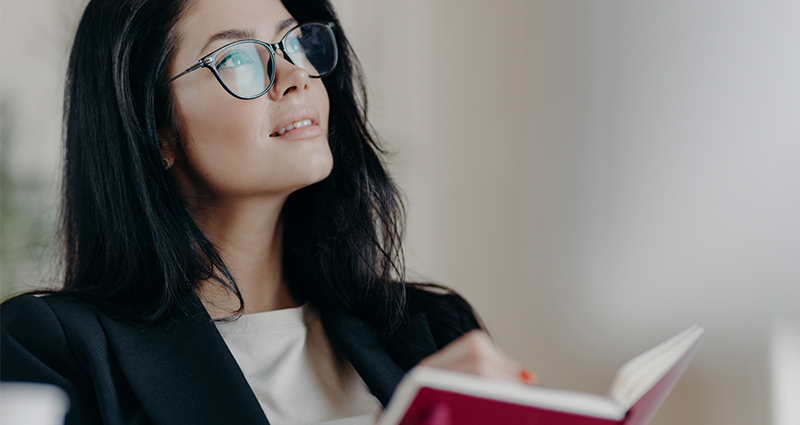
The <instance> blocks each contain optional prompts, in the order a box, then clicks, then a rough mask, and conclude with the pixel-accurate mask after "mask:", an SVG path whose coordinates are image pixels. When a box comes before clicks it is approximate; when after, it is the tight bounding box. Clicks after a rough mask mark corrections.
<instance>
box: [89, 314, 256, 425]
mask: <svg viewBox="0 0 800 425" xmlns="http://www.w3.org/2000/svg"><path fill="white" fill-rule="evenodd" d="M196 304H197V305H196V306H195V307H196V311H197V313H196V314H195V315H194V316H193V317H184V318H182V319H181V320H178V321H176V322H173V323H171V324H169V325H165V326H156V327H152V326H151V327H145V326H139V325H133V324H128V323H122V322H119V321H116V320H113V319H110V318H108V317H105V316H100V322H101V324H102V326H103V328H104V329H105V331H106V334H107V336H108V341H109V344H110V345H111V346H112V349H113V350H114V354H115V355H116V357H117V359H118V361H119V364H120V368H121V369H122V372H123V374H124V375H125V377H126V378H127V380H128V383H129V385H130V386H131V388H132V389H133V391H134V393H135V394H136V396H137V398H138V399H139V401H140V402H141V403H142V406H143V407H144V409H145V411H146V412H147V413H148V415H149V416H150V417H151V419H152V420H153V422H154V423H156V424H176V423H191V424H222V423H231V424H235V423H246V424H261V425H268V424H269V422H268V421H267V418H266V417H265V416H264V412H263V410H262V409H261V406H260V405H259V403H258V400H257V399H256V397H255V395H254V394H253V391H252V390H251V389H250V385H249V384H248V383H247V380H246V379H245V377H244V374H243V373H242V371H241V369H239V366H238V364H237V363H236V360H235V359H234V358H233V355H232V354H231V353H230V351H229V350H228V347H227V345H226V344H225V341H224V340H223V339H222V337H221V336H220V334H219V332H218V331H217V329H216V327H215V326H214V323H213V322H212V320H211V318H210V317H209V316H208V314H207V313H206V311H205V309H204V308H203V307H202V305H201V304H200V301H199V299H197V300H196ZM198 307H199V308H198Z"/></svg>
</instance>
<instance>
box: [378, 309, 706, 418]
mask: <svg viewBox="0 0 800 425" xmlns="http://www.w3.org/2000/svg"><path fill="white" fill-rule="evenodd" d="M704 332H705V331H704V330H703V328H701V327H699V326H697V325H693V326H691V327H689V328H688V329H686V330H685V331H683V332H681V333H680V334H678V335H676V336H674V337H672V338H671V339H669V340H668V341H666V342H664V343H662V344H660V345H658V346H656V347H655V348H652V349H650V350H648V351H646V352H644V353H642V354H640V355H638V356H636V357H634V358H633V359H632V360H630V361H628V362H627V363H625V364H624V365H623V366H622V367H621V368H620V369H619V371H618V372H617V375H616V377H615V378H614V382H613V383H612V384H611V392H610V394H609V396H608V397H602V396H599V395H594V394H588V393H581V392H574V391H564V390H557V389H552V388H543V387H536V386H527V385H523V384H513V383H505V382H499V381H493V380H489V379H485V378H481V377H478V376H474V375H468V374H464V373H459V372H452V371H447V370H442V369H434V368H430V367H424V366H418V367H416V368H414V369H413V370H412V371H411V372H410V373H409V374H408V375H407V376H406V377H405V378H403V381H402V382H401V383H400V385H399V386H398V387H397V390H396V391H395V393H394V396H393V397H392V400H391V402H390V403H389V406H388V407H387V409H386V412H385V413H384V414H383V416H382V417H381V419H380V421H379V422H378V425H398V424H399V425H478V424H480V425H486V424H503V425H523V424H526V425H527V424H555V425H558V424H569V425H601V424H602V425H611V424H625V425H644V424H647V423H648V422H649V421H650V419H652V417H653V415H655V413H656V410H657V409H658V407H659V406H660V405H661V402H663V401H664V399H665V398H666V397H667V395H668V394H669V392H670V391H671V390H672V387H673V386H674V385H675V382H677V380H678V378H680V376H681V374H682V373H683V371H684V370H685V369H686V367H687V366H688V365H689V361H690V360H691V358H692V356H693V355H694V353H695V351H696V350H697V347H698V346H699V345H700V341H701V340H702V337H703V333H704Z"/></svg>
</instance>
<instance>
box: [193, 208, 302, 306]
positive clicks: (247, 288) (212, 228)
mask: <svg viewBox="0 0 800 425" xmlns="http://www.w3.org/2000/svg"><path fill="white" fill-rule="evenodd" d="M285 201H286V198H285V197H283V198H281V199H274V198H270V199H263V198H262V199H226V200H224V201H222V200H219V199H216V200H215V202H213V203H212V204H209V205H203V206H201V207H199V208H197V209H195V211H199V212H197V213H196V214H195V220H196V221H197V223H198V226H200V228H201V229H202V231H203V233H204V234H205V235H206V237H207V238H208V239H209V240H210V241H211V242H212V243H213V244H214V246H215V247H216V248H217V251H218V252H219V255H220V256H221V257H222V260H223V261H224V262H225V265H226V266H227V267H228V269H229V270H230V272H231V274H232V275H233V277H234V279H235V281H236V285H237V286H238V288H239V291H240V293H241V295H242V299H243V300H244V314H249V313H258V312H263V311H271V310H279V309H284V308H291V307H296V306H297V305H298V303H297V301H295V300H294V299H293V298H292V296H291V294H290V292H289V287H288V285H287V283H286V280H285V277H284V275H283V243H282V242H283V241H282V236H283V235H282V234H283V232H282V220H281V210H282V208H283V204H284V202H285ZM198 294H199V295H200V299H201V300H202V301H203V304H204V305H205V307H206V310H208V313H209V314H210V315H211V317H214V318H219V317H227V316H230V315H232V314H233V313H234V312H236V311H237V310H238V309H239V306H240V305H239V300H238V298H237V297H236V296H235V295H233V294H232V293H231V292H230V291H228V290H227V289H225V288H223V287H222V286H221V285H220V284H219V283H218V282H215V281H213V280H206V281H203V282H201V283H200V285H199V289H198Z"/></svg>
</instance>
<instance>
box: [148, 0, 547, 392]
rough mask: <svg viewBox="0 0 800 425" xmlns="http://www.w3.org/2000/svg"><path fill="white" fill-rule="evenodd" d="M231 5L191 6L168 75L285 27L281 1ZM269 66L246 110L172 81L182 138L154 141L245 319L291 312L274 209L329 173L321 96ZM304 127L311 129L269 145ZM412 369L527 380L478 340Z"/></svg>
mask: <svg viewBox="0 0 800 425" xmlns="http://www.w3.org/2000/svg"><path fill="white" fill-rule="evenodd" d="M235 4H236V7H231V2H230V0H199V1H195V2H194V3H193V4H192V5H191V6H190V7H189V9H188V10H187V11H186V13H185V14H184V16H183V18H182V19H181V20H180V22H178V24H177V28H176V30H177V33H178V35H179V42H178V46H177V50H176V54H175V57H174V59H173V62H172V63H171V64H170V69H169V75H177V74H179V73H181V72H182V71H183V70H185V69H187V68H189V67H190V66H192V65H193V64H194V63H196V62H197V61H198V60H199V59H200V58H201V57H203V56H205V55H207V54H209V53H211V52H212V51H214V50H216V49H217V48H219V47H222V46H223V45H225V44H227V43H230V42H232V41H234V40H236V38H233V39H231V38H228V39H222V40H217V41H212V42H211V43H208V41H209V40H210V38H212V36H214V35H215V34H218V33H220V32H223V31H229V30H232V29H236V30H241V29H245V30H248V31H250V32H252V34H251V36H252V38H256V39H259V40H262V41H266V42H269V43H276V42H278V41H279V40H280V39H281V37H283V35H284V34H285V33H286V31H287V30H288V29H290V28H291V27H292V26H293V24H291V23H290V22H287V21H289V20H291V19H292V17H291V15H290V14H289V12H288V11H286V9H285V8H284V6H283V4H282V3H281V2H280V0H236V2H235ZM287 24H288V27H286V26H285V25H287ZM282 25H284V28H283V29H281V28H282ZM248 38H249V37H248ZM278 56H279V57H278V58H277V70H276V76H275V82H274V85H273V86H272V88H271V89H270V90H269V92H267V94H265V95H264V96H261V97H259V98H257V99H253V100H241V99H237V98H234V97H233V96H231V95H230V94H228V93H227V92H226V91H225V90H224V89H223V88H222V86H221V85H220V84H219V83H218V82H217V80H216V79H215V78H214V76H213V74H212V73H211V72H210V71H209V70H207V69H198V70H196V71H193V72H191V73H189V74H186V75H184V76H182V77H180V78H178V79H177V80H175V81H173V82H172V83H171V85H170V88H171V90H173V96H174V98H175V102H176V107H177V112H178V119H179V120H181V122H182V128H183V129H184V132H185V134H182V135H181V142H180V143H179V144H177V143H175V142H174V140H175V137H174V136H173V135H171V134H165V135H164V136H163V141H164V148H163V151H162V154H163V156H164V157H165V158H167V159H168V160H169V161H170V163H171V164H174V165H172V167H171V168H170V173H171V174H172V176H173V179H174V180H175V182H176V183H177V185H178V187H179V188H180V190H181V192H182V195H183V196H184V199H185V201H186V202H187V204H188V206H189V208H190V211H192V214H193V216H194V219H195V221H196V222H197V223H198V225H199V226H200V228H201V229H202V230H203V232H204V233H205V234H206V236H207V237H208V238H209V239H210V240H211V242H212V243H214V245H215V246H216V247H217V249H218V251H219V253H220V255H221V256H222V258H223V260H224V261H225V263H226V264H227V265H228V267H229V268H230V270H231V271H232V273H233V275H234V277H235V278H236V281H237V284H238V286H239V289H240V290H241V293H242V297H243V299H244V301H245V304H244V305H245V311H244V313H245V314H249V313H257V312H263V311H271V310H278V309H284V308H291V307H296V306H298V302H297V301H296V300H294V299H293V298H292V296H291V295H290V292H289V290H288V286H287V283H286V280H285V279H284V275H283V268H282V244H281V237H282V235H281V231H280V229H281V209H282V207H283V205H284V203H285V201H286V199H287V197H288V196H289V194H291V193H292V192H294V191H295V190H297V189H300V188H302V187H305V186H308V185H310V184H313V183H316V182H318V181H320V180H322V179H324V178H325V177H327V176H328V175H329V174H330V172H331V169H332V167H333V157H332V155H331V151H330V147H329V145H328V139H327V135H328V113H329V100H328V95H327V91H326V89H325V86H324V85H323V83H322V81H321V80H320V79H314V78H309V77H308V74H307V73H306V71H304V70H303V69H301V68H298V67H296V66H294V65H292V64H291V63H289V62H287V61H286V60H284V59H282V58H281V57H280V56H281V54H280V53H279V54H278ZM304 118H309V119H312V121H313V125H311V126H308V127H304V128H302V129H297V130H292V131H289V132H286V133H285V134H284V135H282V136H279V137H275V136H274V134H275V132H276V131H277V130H279V129H280V128H281V127H284V126H285V125H287V124H289V123H290V122H293V121H297V120H300V119H304ZM198 293H199V295H200V298H201V300H202V301H203V304H204V305H205V307H206V309H207V310H208V312H209V314H210V315H211V316H212V317H226V316H230V315H231V314H232V313H233V312H235V311H236V310H237V309H238V308H239V303H238V300H237V299H236V298H235V297H233V296H231V295H230V294H229V293H228V291H226V290H224V289H221V288H219V285H216V284H213V283H210V282H205V284H204V283H203V282H201V285H200V288H199V290H198ZM421 364H424V365H426V366H432V367H439V368H444V369H450V370H455V371H461V372H466V373H472V374H477V375H482V376H486V377H491V378H494V379H501V380H505V381H512V382H525V383H533V382H532V381H533V380H535V377H525V376H524V373H521V372H522V371H523V370H524V369H523V368H522V367H521V366H520V365H519V364H518V363H516V362H514V361H512V360H510V359H508V358H507V357H506V356H505V355H504V354H503V353H502V352H501V351H500V350H499V349H498V348H497V347H496V346H495V345H494V343H493V342H492V341H491V340H490V339H489V337H488V336H487V335H486V334H485V333H483V332H480V331H473V332H470V333H467V334H466V335H464V336H463V337H462V338H460V339H458V340H456V341H455V342H453V343H452V344H450V345H448V346H447V347H445V348H444V349H443V350H441V351H439V352H438V353H436V354H434V355H432V356H430V357H428V358H426V359H425V360H423V362H422V363H421Z"/></svg>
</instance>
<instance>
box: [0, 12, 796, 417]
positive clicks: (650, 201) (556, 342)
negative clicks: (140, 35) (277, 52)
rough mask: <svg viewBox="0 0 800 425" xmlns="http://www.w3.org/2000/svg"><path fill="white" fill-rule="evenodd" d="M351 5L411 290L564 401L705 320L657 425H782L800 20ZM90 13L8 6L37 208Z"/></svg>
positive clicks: (22, 159)
mask: <svg viewBox="0 0 800 425" xmlns="http://www.w3.org/2000/svg"><path fill="white" fill-rule="evenodd" d="M335 3H336V4H337V5H338V6H339V12H340V14H341V17H342V20H343V23H344V26H345V29H346V31H347V32H348V34H349V35H350V37H351V39H352V42H353V44H354V46H355V48H356V50H357V52H358V53H359V55H360V57H361V59H362V62H363V64H364V67H365V70H366V73H367V77H368V83H369V85H370V89H371V94H372V98H371V101H372V102H371V107H372V109H371V117H372V120H373V122H374V124H375V126H376V128H377V129H378V131H379V132H380V134H381V135H382V137H383V138H384V139H385V140H386V141H387V143H388V144H389V146H390V147H391V148H392V149H393V150H394V151H395V152H397V153H396V155H395V156H394V157H392V158H391V159H390V163H391V167H392V169H393V170H394V172H395V175H396V176H397V178H398V180H399V181H400V183H401V186H402V188H403V189H404V191H405V193H406V195H407V198H408V205H407V206H408V210H409V225H408V238H407V244H406V248H407V257H408V264H409V266H410V268H411V269H412V271H413V273H412V276H414V277H415V278H417V279H421V280H432V281H436V282H439V283H444V284H447V285H450V286H452V287H454V288H456V289H457V290H459V291H460V292H462V293H463V294H464V295H465V296H466V297H467V298H468V299H469V300H470V301H472V302H473V304H474V305H475V306H476V307H477V309H478V310H479V311H480V312H481V314H482V315H483V317H484V319H485V321H486V322H487V324H488V326H489V328H490V330H491V331H492V333H493V335H494V336H495V338H496V339H497V341H498V342H499V343H500V345H501V346H502V347H503V348H504V349H505V350H506V351H507V352H508V353H510V354H511V355H512V356H514V357H516V358H518V359H519V360H521V361H522V362H524V363H525V364H527V365H529V366H530V367H532V368H533V369H535V370H536V371H537V372H538V373H539V375H540V377H541V383H542V384H544V385H547V386H553V387H560V388H569V389H578V390H587V391H594V392H600V393H603V392H605V391H606V389H607V386H608V384H609V383H610V381H611V378H612V376H613V373H614V372H615V370H616V368H617V367H619V366H620V365H621V364H622V363H623V362H624V361H625V360H627V359H628V358H630V357H631V356H633V355H634V354H636V353H638V352H640V351H642V350H644V349H646V348H649V347H650V346H652V345H654V344H656V343H658V342H660V341H662V340H664V339H666V338H667V337H669V336H671V335H672V334H674V333H677V332H678V331H679V330H681V329H683V328H684V327H686V326H688V325H689V324H691V323H695V322H696V323H699V324H701V325H703V326H705V327H706V328H707V329H708V331H709V334H708V338H707V339H706V342H705V345H704V347H703V348H702V350H701V351H700V353H699V354H698V356H697V358H696V360H695V362H694V363H693V364H692V366H691V367H690V369H689V370H688V372H687V374H686V375H685V376H684V378H683V379H682V380H681V382H680V383H679V384H678V386H677V387H676V389H675V392H674V393H673V394H672V395H671V396H670V398H669V399H668V400H667V402H666V403H665V405H664V406H663V407H662V409H661V411H660V412H659V414H658V415H657V416H656V418H655V420H654V421H653V424H654V425H656V424H673V423H680V424H755V423H768V422H769V421H770V411H769V406H770V403H769V388H770V387H769V381H768V373H767V372H768V370H769V365H768V335H769V327H770V324H771V323H772V322H773V320H778V319H783V320H792V316H793V313H794V312H793V310H794V308H793V307H794V305H795V304H797V300H798V299H800V285H799V284H798V283H800V261H798V259H800V220H798V217H800V167H798V166H797V164H798V160H800V143H798V142H800V120H798V119H797V117H800V79H798V78H797V76H798V75H800V43H797V40H800V26H798V25H796V17H797V16H800V14H798V12H800V10H798V9H799V8H800V3H797V2H795V1H788V0H787V1H780V0H766V1H762V2H757V3H756V2H748V1H745V0H732V1H721V0H694V1H688V0H687V1H650V2H641V1H622V0H495V1H492V2H487V1H483V2H478V1H465V0H434V1H423V0H403V1H396V0H393V1H390V0H337V1H336V2H335ZM77 4H80V1H77V0H76V2H74V3H73V2H64V1H58V0H36V1H27V2H21V1H13V0H2V3H0V14H1V15H0V16H1V19H2V20H1V21H0V22H1V23H2V29H1V31H2V32H0V35H2V49H3V55H2V57H3V60H2V61H1V62H0V65H1V66H2V94H3V98H4V99H6V98H7V97H8V96H13V97H14V98H15V102H17V103H16V104H15V107H14V113H13V114H12V115H13V117H14V119H15V121H14V123H15V124H14V132H13V133H12V134H13V135H14V137H13V142H14V144H13V146H11V147H10V148H6V149H5V150H4V151H3V152H2V155H4V158H7V156H11V158H12V160H10V161H9V160H5V159H4V162H3V164H4V166H6V164H17V165H14V168H13V170H14V171H13V172H14V173H16V174H15V175H19V176H27V175H28V174H26V173H28V172H29V171H30V170H38V171H36V172H35V173H34V174H35V175H39V176H45V177H39V178H38V180H37V181H41V182H43V183H41V184H40V186H42V187H49V186H48V185H50V186H52V183H53V180H54V177H52V170H53V169H54V167H56V166H57V158H58V151H57V149H58V130H57V129H58V122H57V120H58V107H59V104H60V81H61V76H60V74H59V73H60V72H63V67H62V65H63V62H62V61H63V58H64V56H59V51H60V50H59V49H60V48H63V45H64V43H65V37H64V34H65V33H68V32H69V31H68V29H69V28H70V25H71V24H70V23H69V19H68V17H69V16H73V15H74V13H73V12H71V10H74V9H75V5H77ZM71 14H72V15H71ZM65 17H67V18H66V19H65ZM23 37H32V38H31V39H30V40H27V41H26V43H30V44H23V45H18V44H15V43H14V41H16V40H18V39H22V38H23ZM11 53H13V57H14V58H15V60H13V61H11V60H9V57H10V56H12V55H11ZM41 53H46V54H45V55H43V56H44V59H42V55H41ZM21 58H25V59H24V60H22V59H21ZM34 60H37V61H41V60H44V61H45V62H44V65H37V66H33V67H29V68H26V72H25V73H24V74H20V73H19V64H20V63H23V64H25V63H41V62H33V61H34ZM40 74H41V75H40ZM20 75H25V76H26V77H27V78H28V80H25V81H23V80H20ZM32 75H35V78H32V77H31V76H32ZM30 80H35V82H36V83H35V84H27V83H30ZM5 119H6V118H5V117H4V120H5ZM3 125H4V126H7V124H5V123H4V124H3ZM3 134H6V133H5V132H4V133H3ZM37 164H39V165H37ZM41 164H46V165H45V166H41ZM54 164H56V165H54ZM23 165H24V166H23ZM37 167H41V168H37ZM37 173H38V174H37ZM48 173H50V174H48ZM34 179H37V178H36V177H34ZM37 196H40V197H43V196H44V195H37ZM34 204H35V203H34ZM36 205H38V204H36ZM47 205H52V203H50V204H48V201H46V199H45V201H44V202H43V206H35V205H34V207H35V208H47ZM3 243H4V244H6V242H5V235H4V242H3ZM4 252H6V251H4ZM3 276H4V279H8V274H4V275H3ZM26 276H27V275H25V274H24V272H16V274H15V275H13V276H11V278H12V279H15V280H16V281H25V280H26V279H28V277H26ZM5 283H6V282H4V284H5ZM776 425H778V424H776Z"/></svg>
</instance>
